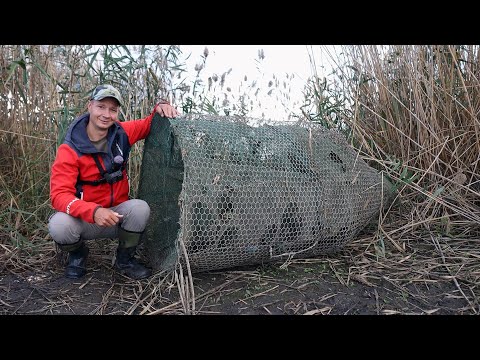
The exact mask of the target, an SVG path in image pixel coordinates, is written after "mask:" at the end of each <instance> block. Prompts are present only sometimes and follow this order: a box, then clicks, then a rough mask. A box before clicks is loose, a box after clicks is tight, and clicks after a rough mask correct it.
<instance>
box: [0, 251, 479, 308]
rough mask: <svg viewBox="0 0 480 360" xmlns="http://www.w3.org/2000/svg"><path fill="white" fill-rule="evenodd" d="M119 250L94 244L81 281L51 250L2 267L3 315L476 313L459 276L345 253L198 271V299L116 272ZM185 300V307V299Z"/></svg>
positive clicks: (166, 284) (171, 280)
mask: <svg viewBox="0 0 480 360" xmlns="http://www.w3.org/2000/svg"><path fill="white" fill-rule="evenodd" d="M113 253H114V248H113V247H112V246H102V247H97V248H93V249H92V248H91V251H90V256H89V263H88V273H87V274H86V276H85V277H84V278H82V279H78V280H70V279H66V278H64V276H63V263H62V261H64V259H63V258H61V256H59V254H58V253H54V252H52V253H51V254H49V257H48V258H47V260H45V262H44V263H43V266H42V267H41V268H37V269H33V268H31V269H26V270H25V271H22V272H19V271H18V270H15V271H13V270H12V269H9V268H8V267H7V268H4V269H3V270H2V272H1V273H0V313H1V314H19V315H20V314H41V315H47V314H48V315H50V314H51V315H61V314H70V315H96V314H99V315H100V314H109V315H123V314H153V315H155V314H157V315H160V314H185V313H188V314H203V315H207V314H211V315H214V314H221V315H300V314H311V315H321V314H337V315H340V314H342V315H343V314H344V315H347V314H348V315H363V314H367V315H391V314H471V313H474V312H475V309H474V308H473V309H472V304H471V303H469V302H468V300H467V299H466V298H465V297H464V296H463V295H462V294H461V292H460V291H459V289H458V287H457V286H456V285H455V283H454V282H452V281H450V280H448V279H445V280H444V281H419V282H414V281H413V282H412V281H405V282H403V283H401V285H398V284H399V283H398V281H397V282H395V281H392V279H391V277H389V273H388V271H384V272H377V273H375V274H371V275H372V276H359V275H355V274H354V272H352V264H351V263H349V262H348V261H346V260H345V256H343V257H342V254H339V255H337V256H328V257H323V258H316V259H303V260H294V261H292V262H290V263H273V264H264V265H258V266H249V267H243V268H236V269H228V270H221V271H212V272H205V273H199V274H193V286H194V297H195V302H194V307H193V303H192V302H191V301H190V302H185V301H184V302H183V304H182V298H181V297H180V296H179V289H178V285H177V284H178V282H176V281H175V277H174V273H170V274H167V273H159V274H158V273H157V274H155V275H154V276H152V277H151V278H149V279H146V280H142V281H132V280H129V279H128V278H126V277H124V276H122V275H119V274H117V273H115V272H114V271H113V268H112V258H113ZM185 304H186V305H185Z"/></svg>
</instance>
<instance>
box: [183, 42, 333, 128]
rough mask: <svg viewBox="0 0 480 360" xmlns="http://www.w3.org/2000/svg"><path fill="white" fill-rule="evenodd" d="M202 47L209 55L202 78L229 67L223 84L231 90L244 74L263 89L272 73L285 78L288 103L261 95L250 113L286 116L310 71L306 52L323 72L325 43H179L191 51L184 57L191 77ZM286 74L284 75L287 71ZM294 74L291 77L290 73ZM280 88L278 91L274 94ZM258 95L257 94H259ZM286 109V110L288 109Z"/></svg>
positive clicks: (256, 115) (297, 99) (221, 71)
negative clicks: (261, 53)
mask: <svg viewBox="0 0 480 360" xmlns="http://www.w3.org/2000/svg"><path fill="white" fill-rule="evenodd" d="M205 47H207V48H208V57H207V61H206V64H205V68H204V69H203V70H202V72H201V74H202V78H203V80H204V82H206V81H207V78H208V76H211V75H212V74H217V75H218V76H221V75H222V74H223V73H225V72H227V71H229V69H232V70H231V72H230V74H229V75H228V76H227V77H226V82H225V84H226V85H225V86H228V87H230V88H231V90H232V92H234V91H236V89H238V87H239V86H238V85H239V84H240V83H241V82H242V81H243V79H244V78H245V76H247V78H248V81H249V82H251V81H253V80H257V82H258V86H260V87H261V88H262V90H268V82H269V81H270V80H271V79H272V76H273V74H275V76H276V78H277V79H279V80H280V85H281V87H282V88H283V81H286V82H287V88H286V90H282V91H288V92H289V94H290V99H291V100H290V103H288V101H285V100H284V99H279V97H278V96H277V97H276V96H262V97H261V98H260V99H259V100H261V102H262V105H261V108H258V109H256V110H255V111H254V112H253V114H251V116H254V117H262V114H264V115H265V117H267V118H274V119H276V120H283V118H284V117H285V114H286V112H285V110H284V109H283V108H284V107H286V108H290V109H291V110H293V107H295V106H294V105H292V104H293V103H294V102H295V101H301V99H302V98H303V95H302V92H303V90H304V87H305V84H306V81H307V79H308V78H309V77H310V76H311V75H312V71H313V69H312V63H311V61H310V57H309V53H310V54H313V56H314V57H315V59H316V60H315V63H316V68H317V69H316V70H317V72H318V73H319V75H321V76H323V75H324V72H325V70H324V68H322V65H323V66H325V61H324V60H321V59H323V58H324V57H323V56H322V52H323V51H324V48H325V46H310V45H309V46H307V45H181V49H182V51H183V53H184V55H187V56H188V55H189V54H191V55H190V57H189V58H188V60H187V68H188V69H189V71H190V73H191V76H192V78H193V77H194V76H195V74H196V73H195V71H194V70H193V69H195V66H196V65H197V64H201V63H202V58H201V55H202V54H203V52H204V49H205ZM261 50H263V55H264V58H263V60H260V59H259V51H261ZM287 74H288V75H289V77H288V78H286V75H287ZM292 74H294V75H295V76H294V77H293V78H292V77H291V75H292ZM278 93H280V91H277V94H278ZM258 96H259V97H260V96H261V95H260V94H259V95H258ZM287 111H288V110H287Z"/></svg>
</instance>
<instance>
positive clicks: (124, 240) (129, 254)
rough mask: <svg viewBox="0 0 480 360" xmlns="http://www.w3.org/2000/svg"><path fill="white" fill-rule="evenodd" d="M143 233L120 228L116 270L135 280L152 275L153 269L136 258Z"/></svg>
mask: <svg viewBox="0 0 480 360" xmlns="http://www.w3.org/2000/svg"><path fill="white" fill-rule="evenodd" d="M141 236H142V233H138V232H131V231H127V230H124V229H122V228H119V229H118V248H117V256H116V259H115V268H116V270H117V271H118V272H119V273H121V274H124V275H126V276H128V277H129V278H131V279H134V280H140V279H145V278H147V277H149V276H150V275H152V270H150V269H149V268H147V267H145V266H144V265H142V264H140V263H139V262H138V261H137V260H136V259H135V250H136V249H137V245H138V243H139V241H140V237H141Z"/></svg>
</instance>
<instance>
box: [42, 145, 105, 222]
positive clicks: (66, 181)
mask: <svg viewBox="0 0 480 360" xmlns="http://www.w3.org/2000/svg"><path fill="white" fill-rule="evenodd" d="M77 160H78V156H77V154H76V153H75V151H74V150H73V149H71V148H70V147H69V146H68V145H65V144H62V145H60V147H59V148H58V151H57V156H56V158H55V161H54V162H53V165H52V171H51V176H50V201H51V203H52V206H53V208H54V209H55V210H57V211H61V212H64V213H67V214H69V215H71V216H73V217H76V218H80V219H82V220H84V221H86V222H89V223H94V222H95V221H94V220H93V215H94V212H95V210H96V209H97V208H99V207H101V206H100V205H99V204H96V203H93V202H87V201H83V200H81V199H79V198H78V197H76V196H75V193H76V189H75V184H76V182H77V178H78V172H79V170H78V168H79V167H78V162H77Z"/></svg>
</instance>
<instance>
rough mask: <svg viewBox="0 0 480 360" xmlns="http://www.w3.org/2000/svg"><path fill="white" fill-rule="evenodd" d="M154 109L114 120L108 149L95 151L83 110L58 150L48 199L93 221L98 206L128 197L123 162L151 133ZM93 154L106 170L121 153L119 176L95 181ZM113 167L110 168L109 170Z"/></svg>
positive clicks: (60, 208) (58, 207)
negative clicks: (140, 115) (142, 115)
mask: <svg viewBox="0 0 480 360" xmlns="http://www.w3.org/2000/svg"><path fill="white" fill-rule="evenodd" d="M154 115H155V110H154V111H152V113H151V114H150V115H149V116H147V117H146V118H144V119H139V120H131V121H126V122H118V121H117V122H116V123H115V124H113V125H112V126H111V127H110V128H109V129H108V135H107V144H108V145H107V146H108V150H107V152H98V150H97V149H96V148H95V147H94V146H93V145H92V143H91V142H90V140H89V138H88V135H87V131H86V126H87V124H88V121H89V114H88V113H87V114H84V115H82V116H80V117H78V118H77V119H75V120H74V122H73V123H72V124H71V125H70V126H69V128H68V130H67V134H66V135H65V141H64V142H63V144H61V145H60V146H59V148H58V150H57V156H56V158H55V161H54V163H53V165H52V171H51V177H50V200H51V203H52V206H53V207H54V208H55V210H57V211H61V212H65V213H67V214H69V215H72V216H74V217H77V218H80V219H82V220H84V221H86V222H89V223H94V222H95V221H94V219H93V215H94V212H95V210H96V209H97V208H99V207H112V206H115V205H118V204H120V203H122V202H124V201H126V200H128V193H129V183H128V178H127V171H126V168H125V167H126V165H127V161H128V155H129V153H130V148H131V146H132V145H133V144H134V143H136V142H137V141H138V140H142V139H145V138H146V137H147V135H148V134H149V133H150V125H151V123H152V119H153V116H154ZM92 154H97V155H98V156H97V158H98V159H99V162H100V164H101V165H102V167H103V169H104V170H106V171H107V172H112V171H113V170H115V168H114V167H113V166H114V165H113V159H114V158H115V156H117V155H121V156H122V157H123V160H124V161H123V164H122V168H121V172H122V173H123V178H122V180H120V181H118V182H115V183H112V184H110V183H107V182H102V183H100V184H98V185H96V186H95V185H93V184H86V183H83V181H86V182H92V181H93V182H95V181H97V182H101V181H104V180H101V179H102V175H101V173H100V169H99V168H98V166H97V164H96V163H95V160H94V157H93V156H92ZM112 169H113V170H112Z"/></svg>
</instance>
